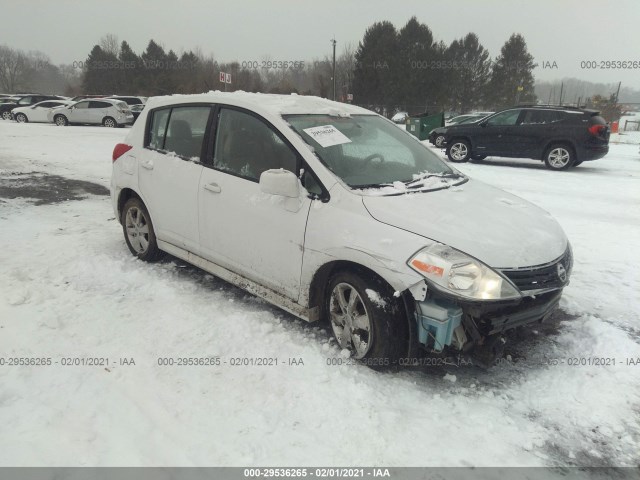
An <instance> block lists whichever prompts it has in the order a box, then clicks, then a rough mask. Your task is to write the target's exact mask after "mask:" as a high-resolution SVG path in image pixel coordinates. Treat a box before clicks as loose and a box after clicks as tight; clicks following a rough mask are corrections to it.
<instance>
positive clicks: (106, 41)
mask: <svg viewBox="0 0 640 480" xmlns="http://www.w3.org/2000/svg"><path fill="white" fill-rule="evenodd" d="M100 48H101V49H102V51H103V52H105V53H110V54H112V55H114V56H116V57H117V56H118V55H119V54H120V41H119V40H118V36H117V35H114V34H113V33H108V34H106V35H105V36H103V37H102V38H101V39H100Z"/></svg>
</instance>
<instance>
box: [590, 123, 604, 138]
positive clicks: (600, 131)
mask: <svg viewBox="0 0 640 480" xmlns="http://www.w3.org/2000/svg"><path fill="white" fill-rule="evenodd" d="M606 131H607V126H606V125H591V126H590V127H589V133H590V134H591V135H593V136H595V137H602V136H603V135H604V133H605V132H606Z"/></svg>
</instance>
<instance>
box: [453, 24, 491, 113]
mask: <svg viewBox="0 0 640 480" xmlns="http://www.w3.org/2000/svg"><path fill="white" fill-rule="evenodd" d="M446 57H447V64H449V63H450V64H451V67H452V68H451V72H452V75H450V76H449V78H448V81H447V84H448V85H449V91H450V101H451V107H452V108H453V109H454V110H456V111H458V112H460V113H466V112H468V111H470V110H472V109H473V108H478V107H481V106H483V105H484V95H485V90H486V88H487V84H488V82H489V77H490V74H491V61H490V59H489V52H488V51H487V50H485V48H484V47H483V46H482V45H481V44H480V41H479V40H478V36H477V35H476V34H475V33H469V34H467V36H466V37H464V38H461V39H459V40H454V41H453V42H452V43H451V45H450V46H449V48H448V49H447V54H446Z"/></svg>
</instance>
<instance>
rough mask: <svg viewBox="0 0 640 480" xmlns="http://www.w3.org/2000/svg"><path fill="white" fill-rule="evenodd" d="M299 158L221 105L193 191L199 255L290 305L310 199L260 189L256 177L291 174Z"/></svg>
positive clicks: (253, 120)
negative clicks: (196, 202)
mask: <svg viewBox="0 0 640 480" xmlns="http://www.w3.org/2000/svg"><path fill="white" fill-rule="evenodd" d="M299 162H300V160H299V156H298V155H297V153H296V151H295V150H294V149H293V147H291V146H290V145H289V144H288V142H286V141H285V140H284V137H283V136H282V135H281V134H280V133H278V132H277V130H276V129H275V128H273V127H272V126H271V125H269V124H268V123H267V122H265V121H264V120H263V119H262V118H259V117H257V116H256V115H255V114H252V113H249V112H248V111H243V110H241V109H236V108H231V107H229V108H227V107H222V108H221V109H220V110H219V113H218V116H217V128H216V134H215V143H214V152H213V158H212V159H211V160H210V163H209V164H208V165H207V168H205V169H204V170H203V172H202V177H201V179H200V188H199V198H200V200H199V206H200V214H199V215H200V219H199V220H200V221H199V223H200V245H201V251H202V255H204V256H205V257H206V258H208V259H209V260H211V261H213V262H214V263H217V264H219V265H221V266H223V267H226V268H228V269H230V270H233V271H235V272H238V273H240V274H241V275H243V276H245V277H247V278H249V279H251V280H253V281H255V282H257V283H259V284H261V285H264V286H266V287H267V288H270V289H272V290H275V291H277V292H279V293H281V294H283V295H286V296H287V297H289V298H291V299H292V300H294V301H295V300H297V299H298V295H299V291H300V272H301V269H302V254H303V249H304V232H305V227H306V223H307V215H308V213H309V208H310V206H311V200H310V199H309V198H308V196H307V195H306V192H305V191H304V190H302V191H301V194H300V197H299V198H285V197H280V196H275V195H269V194H265V193H262V192H261V191H260V185H259V183H258V182H259V179H260V174H261V173H262V172H264V171H265V170H269V169H274V168H283V169H285V170H289V171H291V172H294V173H296V172H298V171H299V165H300V163H299Z"/></svg>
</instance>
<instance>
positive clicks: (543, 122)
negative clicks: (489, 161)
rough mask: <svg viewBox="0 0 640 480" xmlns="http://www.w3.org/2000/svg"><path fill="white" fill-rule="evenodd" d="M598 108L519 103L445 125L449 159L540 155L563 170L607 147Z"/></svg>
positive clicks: (595, 156) (604, 151)
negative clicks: (465, 121) (481, 117)
mask: <svg viewBox="0 0 640 480" xmlns="http://www.w3.org/2000/svg"><path fill="white" fill-rule="evenodd" d="M599 114H600V112H598V111H595V110H587V109H583V108H572V107H558V106H529V105H527V106H518V107H512V108H508V109H506V110H502V111H500V112H496V113H494V114H493V115H491V116H489V117H487V118H485V119H484V120H482V121H481V122H478V123H472V124H467V125H454V126H451V127H449V128H448V129H447V132H446V134H445V142H446V145H447V156H448V157H449V160H451V161H452V162H466V161H468V160H482V159H484V158H486V157H487V156H489V155H495V156H500V157H512V158H532V159H535V160H542V161H544V162H545V165H546V166H547V167H548V168H550V169H552V170H565V169H567V168H569V167H575V166H577V165H580V164H581V163H582V162H584V161H587V160H596V159H598V158H602V157H604V156H605V155H606V154H607V153H608V152H609V127H608V126H607V124H606V122H605V121H604V119H603V118H602V117H601V116H600V115H599Z"/></svg>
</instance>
